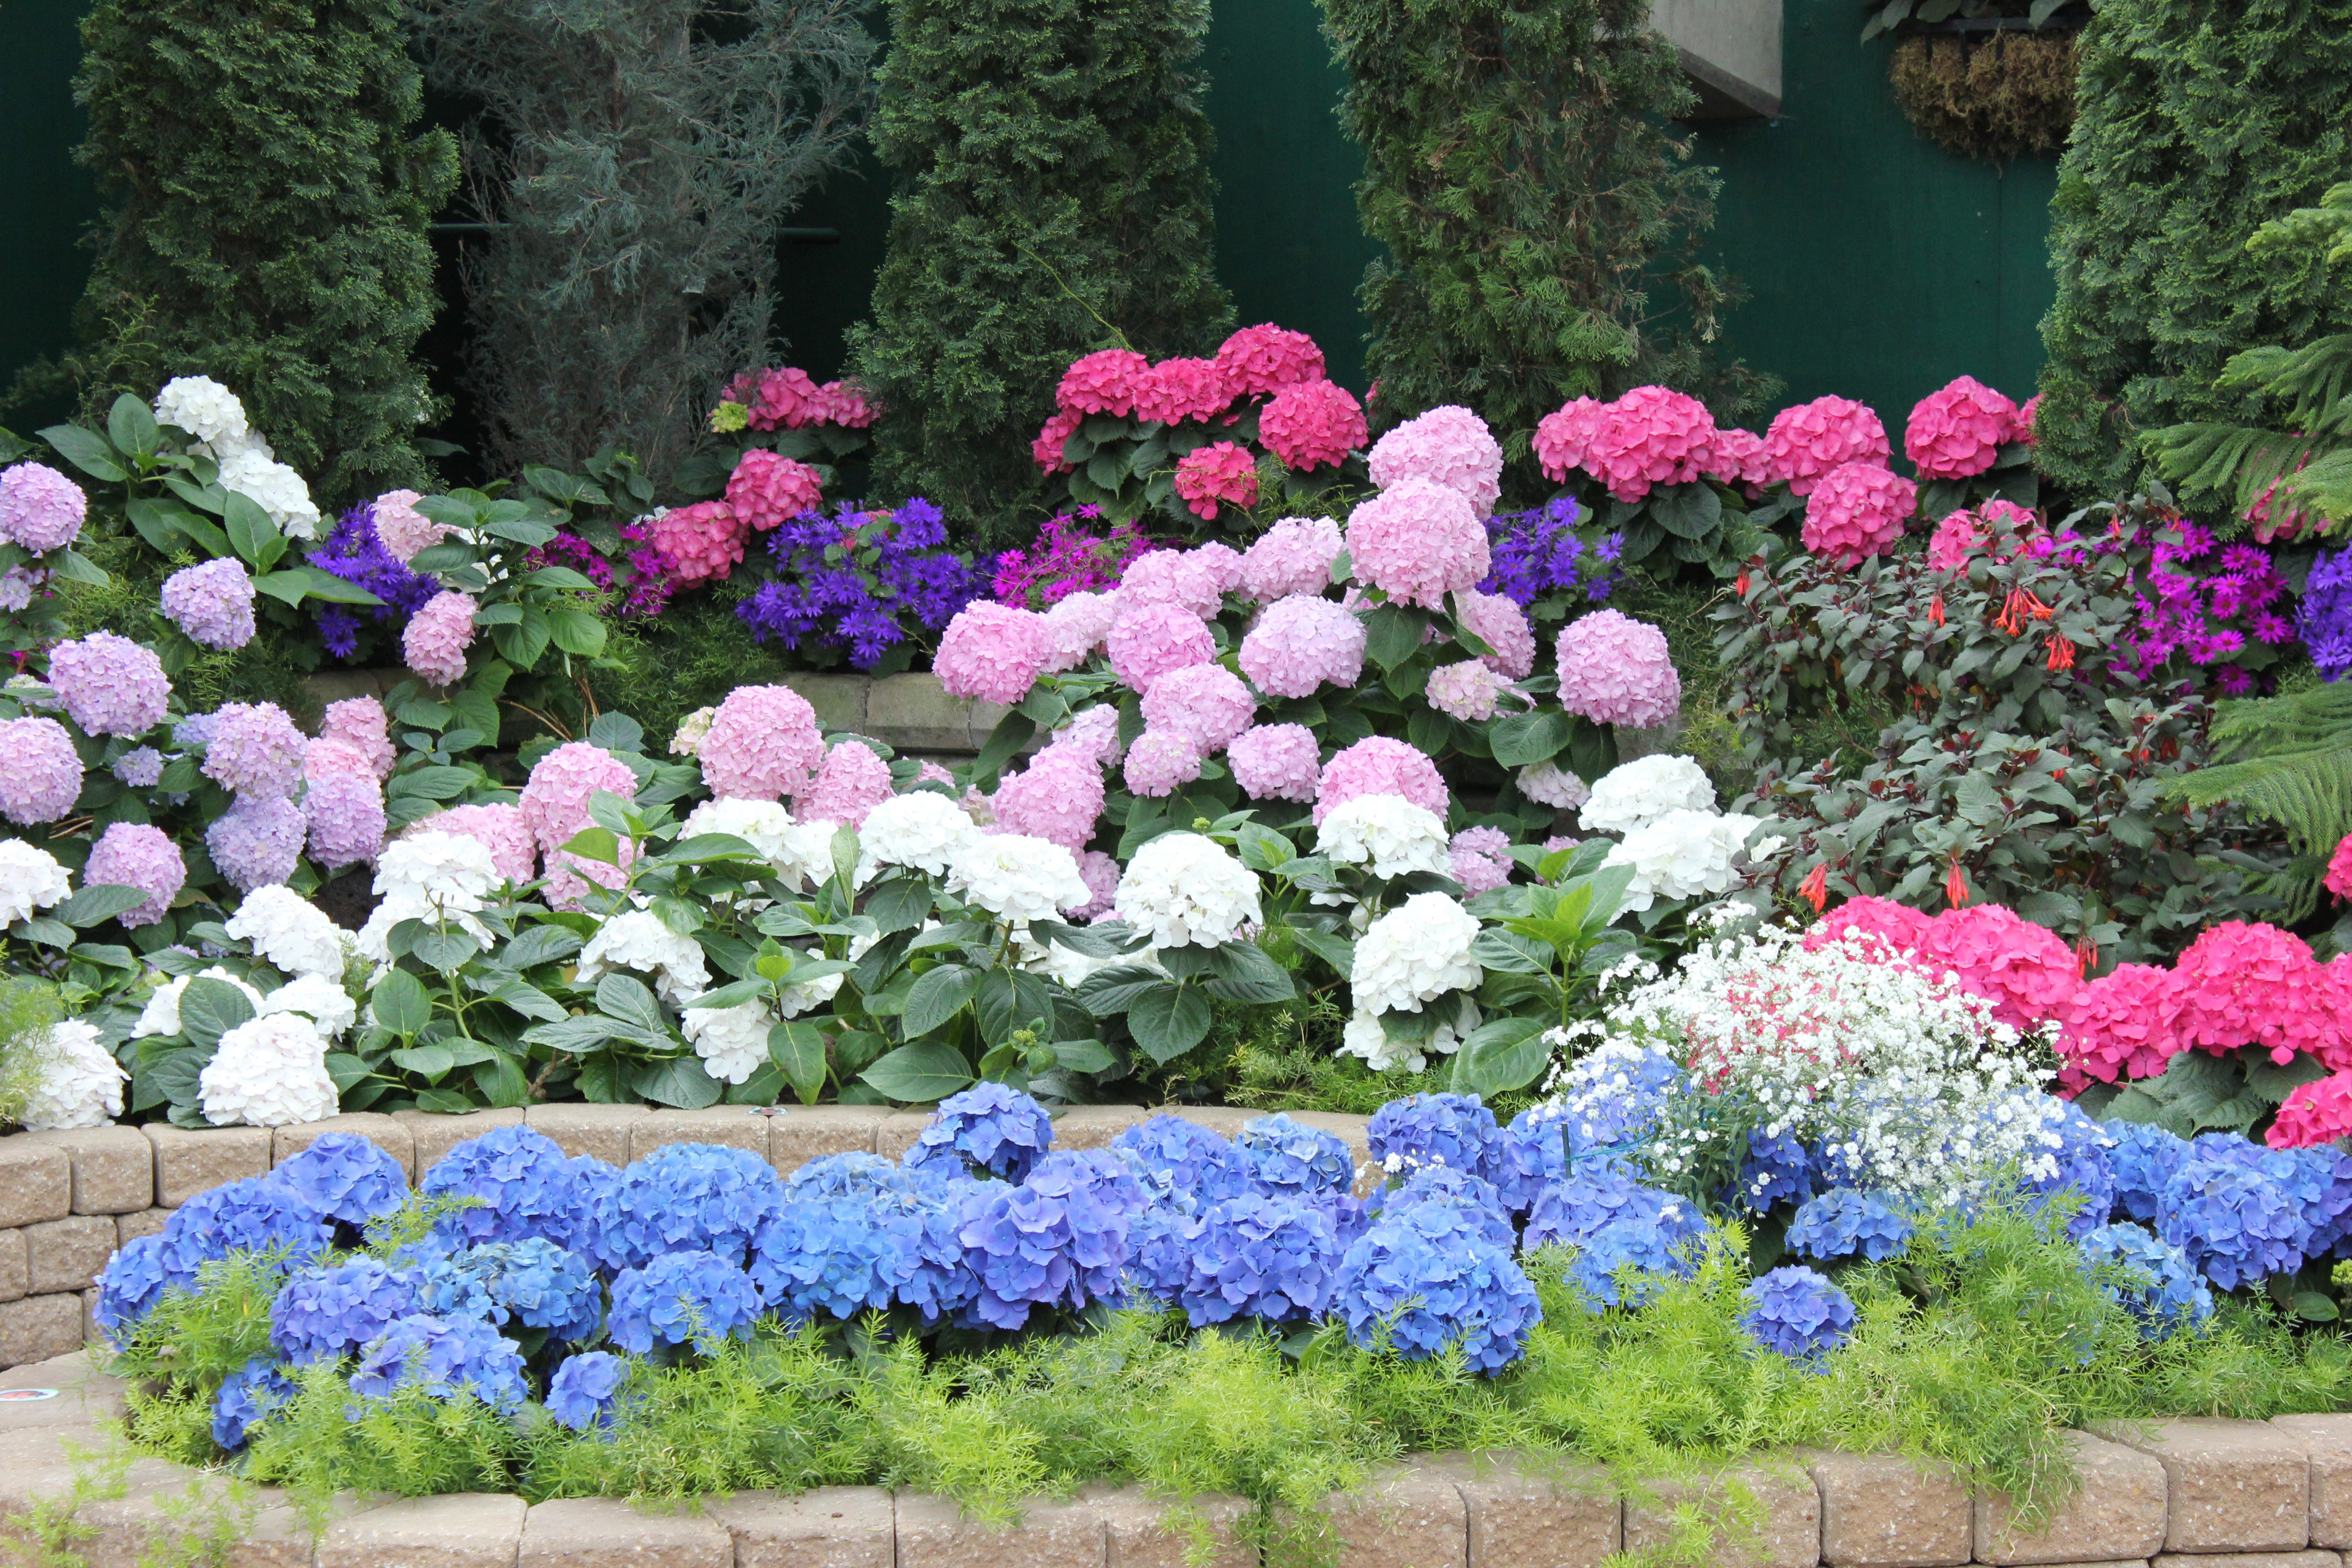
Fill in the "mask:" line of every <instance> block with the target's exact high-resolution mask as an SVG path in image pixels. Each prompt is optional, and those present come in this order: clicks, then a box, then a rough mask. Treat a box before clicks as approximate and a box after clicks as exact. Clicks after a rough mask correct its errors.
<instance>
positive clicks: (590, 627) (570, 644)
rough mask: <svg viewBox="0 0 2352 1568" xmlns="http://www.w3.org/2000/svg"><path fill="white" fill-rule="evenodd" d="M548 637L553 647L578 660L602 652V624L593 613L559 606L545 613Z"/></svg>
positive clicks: (567, 606)
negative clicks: (553, 641)
mask: <svg viewBox="0 0 2352 1568" xmlns="http://www.w3.org/2000/svg"><path fill="white" fill-rule="evenodd" d="M547 629H548V635H549V636H551V637H553V638H554V639H555V646H556V647H560V648H562V650H563V651H564V652H566V653H568V654H572V655H573V656H575V657H577V658H595V657H596V656H597V655H599V654H601V653H603V652H604V621H603V620H602V619H600V618H599V617H598V616H596V615H595V614H594V613H593V612H592V611H588V610H582V609H575V608H572V606H570V605H556V606H555V607H553V608H551V609H550V610H549V611H548V612H547Z"/></svg>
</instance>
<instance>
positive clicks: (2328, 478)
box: [2246, 447, 2352, 533]
mask: <svg viewBox="0 0 2352 1568" xmlns="http://www.w3.org/2000/svg"><path fill="white" fill-rule="evenodd" d="M2246 504H2247V505H2248V506H2252V504H2253V503H2252V501H2251V500H2250V501H2248V502H2247V503H2246ZM2271 505H2272V507H2273V514H2274V515H2284V514H2286V513H2290V512H2306V513H2308V514H2310V515H2311V516H2312V517H2315V518H2318V519H2321V520H2323V521H2322V522H2321V523H2320V525H2319V526H2318V528H2317V529H2316V530H2315V531H2317V532H2321V533H2326V532H2328V531H2333V530H2334V529H2335V528H2336V526H2337V525H2339V524H2341V523H2344V522H2346V521H2352V447H2337V448H2336V450H2335V451H2333V452H2330V453H2328V454H2327V455H2326V457H2324V458H2315V459H2314V460H2313V462H2312V464H2311V466H2310V467H2309V468H2303V469H2301V470H2299V471H2297V472H2295V473H2292V474H2289V475H2287V476H2286V477H2285V478H2284V479H2280V480H2279V487H2278V499H2277V500H2274V501H2273V502H2272V503H2271Z"/></svg>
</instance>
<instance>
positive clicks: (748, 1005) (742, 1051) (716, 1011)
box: [684, 1002, 776, 1083]
mask: <svg viewBox="0 0 2352 1568" xmlns="http://www.w3.org/2000/svg"><path fill="white" fill-rule="evenodd" d="M775 1021H776V1020H775V1018H774V1016H773V1015H772V1014H771V1013H769V1011H768V1009H767V1008H766V1007H764V1006H762V1005H761V1004H759V1003H758V1002H742V1003H739V1004H737V1005H735V1006H732V1007H688V1009H687V1010H686V1017H685V1020H684V1026H685V1029H686V1037H687V1038H688V1040H691V1041H692V1042H694V1054H695V1055H696V1056H698V1057H700V1058H702V1065H703V1066H704V1067H706V1068H709V1071H710V1076H711V1077H713V1078H715V1079H719V1081H720V1082H721V1083H742V1082H744V1081H745V1080H746V1079H750V1078H751V1075H752V1074H753V1073H755V1072H757V1071H759V1070H760V1068H761V1067H762V1066H764V1065H765V1064H766V1062H767V1060H768V1030H769V1028H770V1027H771V1026H773V1025H774V1023H775Z"/></svg>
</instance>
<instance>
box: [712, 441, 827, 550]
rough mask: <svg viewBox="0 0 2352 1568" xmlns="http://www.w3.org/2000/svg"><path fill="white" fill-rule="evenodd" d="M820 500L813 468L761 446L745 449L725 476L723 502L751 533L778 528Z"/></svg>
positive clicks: (821, 493) (821, 487) (821, 491)
mask: <svg viewBox="0 0 2352 1568" xmlns="http://www.w3.org/2000/svg"><path fill="white" fill-rule="evenodd" d="M822 500H824V485H823V483H822V482H821V481H820V480H819V479H818V478H817V472H816V470H815V469H814V468H811V467H809V466H808V465H807V464H806V463H803V462H800V461H797V460H795V459H793V458H783V457H779V456H777V455H776V454H775V453H773V452H771V451H769V450H768V449H767V448H766V447H751V448H750V449H748V450H747V451H745V452H744V454H743V456H742V457H741V458H738V459H737V460H736V464H735V471H734V472H733V473H732V474H730V475H729V476H728V479H727V504H728V505H729V506H730V507H732V508H734V509H735V515H736V517H737V518H738V519H740V521H743V522H744V523H746V524H748V525H749V526H750V527H751V530H752V531H753V532H755V533H765V532H767V531H769V530H771V529H773V528H780V527H782V525H783V524H785V523H787V522H789V521H792V520H793V518H796V517H798V516H800V514H801V513H803V512H804V511H808V510H812V509H813V508H814V507H815V506H816V505H817V504H818V503H819V502H821V501H822Z"/></svg>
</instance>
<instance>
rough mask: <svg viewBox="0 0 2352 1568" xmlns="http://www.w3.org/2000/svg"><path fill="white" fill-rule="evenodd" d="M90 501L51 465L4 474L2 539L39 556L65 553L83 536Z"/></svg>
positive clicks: (0, 484) (1, 479) (0, 515)
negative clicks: (84, 520)
mask: <svg viewBox="0 0 2352 1568" xmlns="http://www.w3.org/2000/svg"><path fill="white" fill-rule="evenodd" d="M88 514H89V497H88V496H86V495H84V494H82V492H81V487H80V486H79V485H78V484H76V483H74V482H73V481H72V480H71V479H68V478H66V477H65V476H64V475H63V474H61V473H59V472H58V471H57V470H56V469H55V468H50V467H49V466H48V465H47V463H18V464H16V465H15V466H14V467H12V468H8V469H7V470H6V471H5V472H0V539H5V540H6V541H7V542H9V543H11V544H15V545H18V546H21V547H22V548H24V549H26V550H29V551H31V552H33V553H34V554H36V555H42V554H46V553H47V552H49V551H52V550H63V549H64V548H65V547H66V546H67V545H68V544H71V543H72V542H74V541H75V540H76V539H78V538H79V537H80V536H81V523H82V519H83V518H84V517H85V516H87V515H88Z"/></svg>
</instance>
